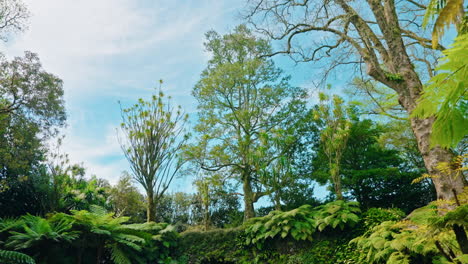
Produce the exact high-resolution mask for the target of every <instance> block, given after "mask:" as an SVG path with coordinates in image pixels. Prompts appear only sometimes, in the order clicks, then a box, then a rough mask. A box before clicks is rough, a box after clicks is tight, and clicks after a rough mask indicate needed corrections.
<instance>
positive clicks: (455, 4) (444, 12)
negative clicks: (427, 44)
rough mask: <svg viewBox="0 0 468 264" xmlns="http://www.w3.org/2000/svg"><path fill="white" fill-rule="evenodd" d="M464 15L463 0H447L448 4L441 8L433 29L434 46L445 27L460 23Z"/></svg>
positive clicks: (434, 46)
mask: <svg viewBox="0 0 468 264" xmlns="http://www.w3.org/2000/svg"><path fill="white" fill-rule="evenodd" d="M463 16H464V9H463V0H447V4H446V5H445V6H444V7H443V8H442V9H441V10H440V13H439V16H438V17H437V19H436V21H435V24H434V29H433V31H432V47H433V48H434V49H435V48H436V47H437V45H438V44H439V39H440V38H441V37H442V36H443V35H444V32H445V29H446V28H448V27H449V26H450V25H451V24H455V25H458V24H460V23H461V22H462V20H463Z"/></svg>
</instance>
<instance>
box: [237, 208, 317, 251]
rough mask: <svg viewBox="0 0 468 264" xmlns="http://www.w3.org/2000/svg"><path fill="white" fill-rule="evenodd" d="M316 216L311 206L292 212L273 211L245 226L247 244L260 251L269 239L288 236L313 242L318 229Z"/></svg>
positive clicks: (248, 222) (250, 220)
mask: <svg viewBox="0 0 468 264" xmlns="http://www.w3.org/2000/svg"><path fill="white" fill-rule="evenodd" d="M314 215H315V212H314V210H313V209H312V207H311V206H310V205H303V206H301V207H299V208H297V209H294V210H291V211H287V212H280V211H272V212H270V213H269V214H268V215H266V216H263V217H256V218H252V219H249V221H247V223H246V224H245V226H246V229H245V233H246V244H247V245H250V244H255V245H256V246H257V247H258V248H259V249H260V248H261V247H262V246H263V242H265V240H267V239H272V238H275V237H281V238H286V237H288V236H290V237H292V238H294V239H295V240H309V241H311V240H312V234H313V233H314V230H315V227H316V220H315V218H314Z"/></svg>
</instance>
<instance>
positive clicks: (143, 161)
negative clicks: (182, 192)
mask: <svg viewBox="0 0 468 264" xmlns="http://www.w3.org/2000/svg"><path fill="white" fill-rule="evenodd" d="M161 84H162V81H161ZM170 100H171V98H170V97H169V98H167V100H166V102H165V96H164V94H163V93H162V91H161V90H159V93H158V94H157V95H153V96H152V98H151V100H150V101H145V100H143V99H139V100H138V103H136V104H135V105H133V106H132V107H130V108H127V109H122V111H121V115H122V124H121V132H122V134H123V136H122V137H120V145H121V147H122V150H123V152H124V155H125V157H126V158H127V160H128V162H129V163H130V168H131V171H132V176H133V178H134V179H135V180H136V181H137V182H138V183H140V184H141V185H142V186H143V189H144V190H145V192H146V199H147V220H148V222H151V221H154V220H155V216H156V212H155V209H156V205H157V203H158V201H159V200H160V199H161V197H162V196H163V195H164V193H165V192H166V191H167V189H168V188H169V185H170V184H171V182H172V180H173V179H174V177H175V176H176V174H177V173H178V172H179V170H180V169H181V167H182V166H183V164H184V162H183V161H182V160H181V159H180V158H179V154H180V153H179V152H180V150H181V149H182V147H183V146H184V144H185V142H186V141H187V139H188V135H186V134H184V131H185V130H184V124H185V122H186V121H187V118H188V116H187V115H185V114H184V113H183V112H182V110H181V107H180V106H179V107H177V108H175V107H173V106H172V104H171V102H170Z"/></svg>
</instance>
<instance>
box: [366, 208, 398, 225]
mask: <svg viewBox="0 0 468 264" xmlns="http://www.w3.org/2000/svg"><path fill="white" fill-rule="evenodd" d="M403 217H405V213H404V212H403V211H402V210H401V209H398V208H390V209H384V208H370V209H369V210H367V211H366V212H365V213H364V214H363V215H362V224H363V227H364V230H370V229H371V228H373V227H374V226H377V225H380V224H381V223H383V222H385V221H399V220H401V219H403Z"/></svg>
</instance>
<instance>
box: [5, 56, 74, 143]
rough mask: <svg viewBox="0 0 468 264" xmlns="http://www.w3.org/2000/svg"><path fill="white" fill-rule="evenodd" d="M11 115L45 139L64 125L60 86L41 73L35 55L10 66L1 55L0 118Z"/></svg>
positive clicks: (59, 83)
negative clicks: (32, 126)
mask: <svg viewBox="0 0 468 264" xmlns="http://www.w3.org/2000/svg"><path fill="white" fill-rule="evenodd" d="M12 114H19V115H23V116H24V117H25V118H27V119H28V120H29V121H30V122H33V123H35V124H36V125H37V126H38V127H39V128H40V129H41V132H43V134H44V135H50V134H49V133H47V132H54V131H51V129H52V128H53V127H57V126H63V125H64V124H65V120H66V113H65V107H64V100H63V82H62V80H60V79H59V78H58V77H56V76H54V75H53V74H51V73H48V72H46V71H44V70H43V69H42V65H41V62H40V61H39V58H38V56H37V54H35V53H32V52H28V51H27V52H25V55H24V57H16V58H14V59H13V60H12V61H11V62H10V61H7V60H6V59H5V57H4V56H1V55H0V118H2V117H4V116H6V115H12Z"/></svg>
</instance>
